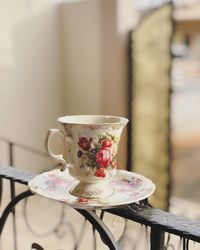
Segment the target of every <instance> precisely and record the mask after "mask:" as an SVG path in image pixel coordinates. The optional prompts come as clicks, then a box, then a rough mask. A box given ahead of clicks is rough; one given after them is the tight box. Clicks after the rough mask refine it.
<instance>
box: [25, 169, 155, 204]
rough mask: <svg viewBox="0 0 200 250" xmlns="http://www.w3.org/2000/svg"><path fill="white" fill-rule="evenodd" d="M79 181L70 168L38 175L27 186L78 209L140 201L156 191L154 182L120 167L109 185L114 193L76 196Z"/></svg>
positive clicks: (37, 192)
mask: <svg viewBox="0 0 200 250" xmlns="http://www.w3.org/2000/svg"><path fill="white" fill-rule="evenodd" d="M78 182H79V181H78V180H77V179H75V178H74V177H72V176H71V175H69V172H68V170H67V169H66V170H65V171H63V172H61V171H60V170H59V169H55V170H51V171H48V172H44V173H42V174H39V175H37V176H36V177H34V178H33V179H32V180H31V181H29V183H28V186H29V189H30V190H31V192H33V193H36V194H39V195H41V196H44V197H46V198H50V199H54V200H58V201H62V202H65V203H66V204H68V205H70V206H72V207H74V208H78V209H109V208H113V207H117V206H121V205H127V204H130V203H134V202H138V201H141V200H143V199H145V198H147V197H149V196H150V195H151V194H152V193H153V192H154V190H155V185H154V183H153V182H152V181H151V180H149V179H147V178H146V177H144V176H142V175H139V174H136V173H134V172H130V171H126V170H117V171H116V175H115V176H114V177H113V178H112V179H111V181H110V183H109V185H110V186H112V187H114V193H113V194H112V195H111V196H109V197H107V198H103V199H102V198H101V199H88V198H83V197H76V196H74V195H72V194H71V192H70V191H71V189H72V188H73V187H74V186H76V185H77V183H78Z"/></svg>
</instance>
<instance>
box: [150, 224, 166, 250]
mask: <svg viewBox="0 0 200 250" xmlns="http://www.w3.org/2000/svg"><path fill="white" fill-rule="evenodd" d="M164 236H165V234H164V232H163V231H161V230H159V229H157V228H155V227H151V235H150V242H151V250H163V249H164V241H165V240H164Z"/></svg>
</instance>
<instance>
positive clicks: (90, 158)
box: [47, 115, 128, 198]
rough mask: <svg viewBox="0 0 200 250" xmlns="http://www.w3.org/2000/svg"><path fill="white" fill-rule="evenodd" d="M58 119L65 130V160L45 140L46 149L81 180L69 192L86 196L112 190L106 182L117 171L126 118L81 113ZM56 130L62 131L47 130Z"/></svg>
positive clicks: (101, 195)
mask: <svg viewBox="0 0 200 250" xmlns="http://www.w3.org/2000/svg"><path fill="white" fill-rule="evenodd" d="M58 121H59V122H60V123H61V124H62V125H63V127H64V131H65V134H64V138H65V141H66V154H67V161H65V160H64V159H63V158H62V157H61V156H60V155H54V154H52V153H51V151H50V149H49V146H48V143H47V151H48V152H49V154H50V156H52V157H53V158H55V159H57V160H59V161H61V162H62V163H63V166H64V167H63V168H66V167H67V168H68V169H69V173H70V175H71V176H73V177H75V178H77V179H78V180H79V181H80V182H79V184H78V187H77V188H75V189H74V191H72V193H73V194H74V195H76V196H81V197H82V196H84V197H87V198H97V197H105V196H110V195H111V193H112V192H113V190H112V189H111V191H110V192H108V191H107V190H106V184H107V183H106V182H107V179H109V178H112V177H113V176H114V175H115V174H116V167H117V155H118V146H119V142H120V136H121V133H122V130H123V128H124V127H125V125H126V124H127V122H128V120H127V119H126V118H122V117H115V116H95V115H82V116H81V115H80V116H64V117H60V118H58ZM56 132H59V133H63V132H61V131H59V130H56V129H53V130H50V133H56ZM50 136H51V134H50V135H48V140H49V138H50Z"/></svg>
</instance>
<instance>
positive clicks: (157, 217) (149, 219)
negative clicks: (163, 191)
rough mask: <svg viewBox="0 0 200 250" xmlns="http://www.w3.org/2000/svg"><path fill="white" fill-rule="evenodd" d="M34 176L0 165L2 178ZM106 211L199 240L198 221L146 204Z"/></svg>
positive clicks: (23, 179)
mask: <svg viewBox="0 0 200 250" xmlns="http://www.w3.org/2000/svg"><path fill="white" fill-rule="evenodd" d="M35 176H36V174H34V173H30V172H27V171H23V170H19V169H16V168H13V167H10V166H5V165H4V166H2V165H0V177H2V178H7V179H9V180H13V181H15V182H18V183H22V184H25V185H27V184H28V182H29V181H30V180H31V179H32V178H34V177H35ZM106 211H107V212H109V213H111V214H115V215H118V216H121V217H123V218H126V219H129V220H132V221H135V222H138V223H141V224H144V225H147V226H150V227H154V228H157V229H159V230H163V231H165V232H169V233H172V234H175V235H178V236H180V237H183V238H187V239H190V240H193V241H196V242H200V221H192V220H189V219H187V218H185V217H182V216H178V215H175V214H172V213H168V212H164V211H162V210H159V209H156V208H152V207H150V206H148V205H144V204H136V203H134V204H131V205H128V206H124V207H120V208H115V209H109V210H106Z"/></svg>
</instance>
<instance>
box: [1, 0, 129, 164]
mask: <svg viewBox="0 0 200 250" xmlns="http://www.w3.org/2000/svg"><path fill="white" fill-rule="evenodd" d="M131 8H132V9H133V16H134V8H133V6H132V1H130V0H127V1H121V0H109V1H107V0H85V1H60V2H59V1H36V0H35V1H31V0H18V1H17V2H15V1H14V0H8V1H5V3H3V2H0V18H1V20H0V25H1V26H0V38H1V39H0V114H1V116H0V117H1V120H0V136H3V137H6V138H10V139H11V140H14V141H17V142H19V143H23V144H25V145H28V146H31V147H33V148H36V149H40V150H44V138H45V135H46V131H47V129H48V128H49V127H57V126H58V124H57V122H56V118H57V117H59V116H60V115H64V114H112V115H120V116H127V84H128V79H127V42H128V40H127V39H128V37H127V32H128V31H129V29H130V27H131V26H132V25H133V23H134V18H132V17H133V16H132V15H131V14H130V13H131V11H130V9H131ZM126 14H127V15H126ZM5 110H6V111H5ZM125 154H126V148H125V136H124V138H123V140H122V146H121V156H120V165H121V166H125V164H126V159H125V157H124V155H125ZM0 161H1V155H0ZM27 162H30V156H28V157H27V159H26V160H25V158H23V161H22V160H19V163H20V164H22V163H23V164H25V165H26V164H27Z"/></svg>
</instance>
